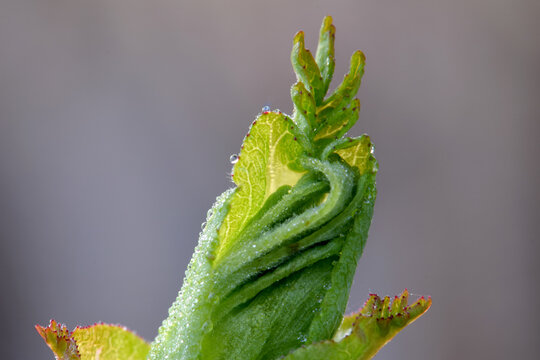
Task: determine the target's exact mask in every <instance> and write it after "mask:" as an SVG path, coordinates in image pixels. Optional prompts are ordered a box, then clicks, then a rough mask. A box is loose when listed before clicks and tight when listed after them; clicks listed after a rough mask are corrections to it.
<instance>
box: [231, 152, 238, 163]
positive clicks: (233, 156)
mask: <svg viewBox="0 0 540 360" xmlns="http://www.w3.org/2000/svg"><path fill="white" fill-rule="evenodd" d="M229 161H230V162H231V164H236V163H237V162H238V155H236V154H232V155H231V157H230V158H229Z"/></svg>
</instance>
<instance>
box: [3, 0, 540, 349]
mask: <svg viewBox="0 0 540 360" xmlns="http://www.w3.org/2000/svg"><path fill="white" fill-rule="evenodd" d="M326 14H331V15H333V17H334V23H335V24H336V27H337V43H336V46H337V51H336V57H337V67H336V82H339V81H341V78H342V76H343V74H344V72H345V71H346V67H347V63H348V59H349V56H350V55H351V53H352V52H353V51H354V50H356V49H361V50H362V51H364V53H365V54H366V56H367V66H366V75H365V76H364V81H363V83H362V88H361V90H360V99H361V101H362V111H361V114H360V121H359V123H358V124H357V125H356V127H355V129H354V130H353V132H352V133H353V135H359V134H360V133H362V132H367V133H369V134H370V135H371V136H372V138H373V140H374V141H375V144H376V146H377V149H376V155H377V157H378V159H379V162H380V172H379V175H378V187H379V198H378V202H377V204H376V208H375V217H374V222H373V226H372V229H371V234H370V238H369V241H368V244H367V247H366V249H365V252H364V257H363V258H362V260H361V261H360V264H359V267H358V272H357V275H356V281H355V284H354V285H353V290H352V294H351V300H350V304H349V309H350V310H355V309H356V308H358V307H359V306H361V305H362V303H363V301H364V299H365V298H366V297H367V295H368V293H369V292H377V293H379V294H396V293H398V292H400V291H401V290H402V289H403V288H405V287H407V288H408V289H409V290H410V291H411V292H412V293H414V294H427V295H431V296H432V297H433V306H432V308H431V309H430V310H429V312H428V313H427V315H426V316H424V317H423V318H421V319H420V320H418V321H417V322H416V323H415V324H414V325H412V326H411V327H410V328H408V329H407V330H406V331H404V332H403V333H402V334H400V335H399V336H397V338H396V339H395V340H394V341H392V342H391V343H390V344H389V345H388V346H387V347H386V348H384V349H383V350H382V352H381V353H380V354H379V355H378V357H377V358H378V359H400V360H406V359H456V358H460V359H515V358H520V359H537V358H539V357H540V345H539V344H538V342H537V341H538V337H539V335H540V331H539V329H538V320H540V310H539V306H538V305H539V301H538V298H537V297H538V296H539V295H540V291H539V290H540V287H539V280H538V275H539V274H540V265H539V261H538V255H539V246H538V240H539V234H540V231H539V228H538V222H539V220H540V219H539V212H540V208H539V195H540V193H539V189H538V187H539V184H540V172H539V166H538V163H539V161H538V156H539V155H540V149H539V147H540V146H539V141H538V136H539V135H540V131H539V130H540V111H539V99H540V81H539V80H540V67H539V65H540V24H539V22H538V19H539V17H540V2H538V1H537V0H514V1H503V0H492V1H489V0H456V1H451V0H439V1H437V0H436V1H422V0H402V1H388V0H382V1H381V0H365V1H272V2H270V1H228V2H225V1H217V0H215V1H214V0H207V1H199V2H195V1H193V2H183V1H179V0H175V1H171V0H153V1H142V0H129V1H128V0H94V1H73V0H70V1H68V0H34V1H31V0H1V1H0V240H1V245H0V246H1V247H0V250H1V252H0V271H1V274H2V284H1V295H0V296H1V304H0V311H1V313H0V315H1V318H2V326H1V327H0V329H1V330H0V332H1V334H0V339H1V341H2V346H0V356H1V358H3V359H51V358H52V355H51V353H50V352H49V350H48V348H47V347H46V346H45V344H44V343H43V341H42V340H41V338H40V337H39V336H38V335H37V333H36V332H35V330H34V329H33V326H34V324H36V323H39V324H43V325H45V324H47V323H48V321H49V319H50V318H55V319H57V320H59V321H61V322H65V323H67V324H68V326H69V327H70V328H72V327H74V326H75V325H77V324H91V323H93V322H96V321H100V320H102V321H107V322H112V323H121V324H124V325H126V326H128V327H130V328H132V329H135V330H136V331H137V332H138V333H139V334H141V335H142V336H143V337H145V338H146V339H149V340H151V339H152V338H153V337H154V336H155V334H156V331H157V328H158V326H159V325H160V323H161V321H162V319H164V318H165V317H166V315H167V309H168V307H169V305H170V304H171V302H172V301H173V299H174V298H175V296H176V293H177V291H178V289H179V288H180V285H181V282H182V278H183V274H184V270H185V268H186V265H187V263H188V261H189V259H190V256H191V253H192V250H193V247H194V246H195V245H196V242H197V235H198V233H199V231H200V224H201V223H202V222H203V220H204V219H205V214H206V211H207V209H208V208H209V207H210V206H211V204H212V203H213V201H214V199H215V197H216V196H217V195H218V194H219V193H221V192H222V191H224V190H225V189H227V188H228V187H230V186H232V184H231V182H230V180H229V178H228V176H227V173H228V172H230V168H231V164H230V163H229V155H230V154H232V153H236V152H238V150H239V147H240V143H241V141H242V138H243V136H244V134H245V132H246V131H247V128H248V126H249V124H250V122H251V121H252V120H253V119H254V117H255V116H256V114H257V113H258V112H259V111H260V108H261V107H262V106H264V105H269V106H271V107H272V108H280V109H281V110H283V111H285V112H290V110H291V101H290V99H289V87H290V85H291V84H292V83H293V82H294V80H295V78H294V75H293V72H292V69H291V66H290V64H289V53H290V48H291V44H292V37H293V35H294V33H295V32H296V31H297V30H299V29H303V30H304V31H305V32H306V36H307V45H308V47H311V48H312V49H314V48H315V46H316V38H317V35H318V29H319V26H320V22H321V20H322V18H323V16H324V15H326ZM334 85H335V84H334Z"/></svg>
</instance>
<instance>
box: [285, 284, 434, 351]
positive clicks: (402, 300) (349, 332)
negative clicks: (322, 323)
mask: <svg viewBox="0 0 540 360" xmlns="http://www.w3.org/2000/svg"><path fill="white" fill-rule="evenodd" d="M408 297H409V293H408V291H407V290H405V291H404V292H403V293H401V295H399V296H396V297H395V298H394V300H393V301H392V302H391V301H390V298H389V297H385V298H384V299H381V298H379V297H378V296H377V295H375V294H371V295H370V297H369V299H368V300H367V301H366V303H365V304H364V307H363V308H362V309H360V311H358V312H357V313H355V314H352V315H349V316H346V317H345V318H344V319H343V322H342V323H341V326H340V327H339V329H338V331H337V332H336V334H335V335H334V337H333V338H332V339H329V340H324V341H321V342H318V343H314V344H311V345H308V346H305V347H302V348H300V349H297V350H295V351H293V352H291V353H290V354H289V355H287V356H285V358H284V360H328V359H332V360H368V359H371V358H372V357H373V356H374V355H375V354H376V353H377V351H379V350H380V348H382V347H383V346H384V345H385V344H386V343H387V342H389V341H390V340H392V338H393V337H394V336H395V335H396V334H397V333H398V332H399V331H401V330H402V329H403V328H404V327H405V326H407V325H409V324H411V323H412V322H413V321H415V320H416V319H417V318H418V317H420V316H421V315H422V314H423V313H425V312H426V311H427V310H428V309H429V307H430V306H431V299H430V298H428V299H425V298H424V297H421V298H420V299H418V300H417V301H416V302H414V303H413V304H411V305H408Z"/></svg>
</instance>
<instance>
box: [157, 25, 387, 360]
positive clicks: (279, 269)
mask: <svg viewBox="0 0 540 360" xmlns="http://www.w3.org/2000/svg"><path fill="white" fill-rule="evenodd" d="M333 34H334V28H333V25H332V24H331V19H330V18H326V19H325V20H324V22H323V26H322V29H321V37H320V41H321V43H320V45H319V48H318V52H317V60H315V59H314V58H313V56H312V55H311V53H310V52H309V51H308V50H306V49H305V47H304V38H303V33H302V32H300V33H298V34H297V35H296V37H295V40H294V45H293V51H292V55H291V60H292V64H293V68H294V70H295V72H296V73H297V76H298V80H299V82H298V83H297V84H295V85H294V86H293V88H292V90H291V97H292V100H293V103H294V105H295V109H294V115H293V117H292V119H291V118H289V117H288V116H286V115H284V114H281V113H279V112H268V111H266V112H263V114H261V115H260V116H259V117H258V118H257V119H256V120H255V121H254V122H253V124H252V126H251V128H250V130H249V132H248V134H247V135H246V137H245V138H244V143H243V145H242V149H241V151H240V153H239V155H238V161H237V162H236V164H235V166H234V169H233V179H234V182H235V183H236V185H237V188H236V189H235V190H233V191H230V192H227V193H226V194H225V195H223V196H222V198H226V200H220V201H218V205H217V206H215V208H214V210H213V212H212V213H213V216H211V217H210V218H209V219H208V225H206V227H205V229H204V231H203V233H202V234H201V238H200V242H199V246H198V247H197V249H196V251H195V255H194V258H193V260H192V262H191V263H190V266H189V268H188V271H187V273H186V279H185V281H184V284H183V287H182V290H181V292H180V294H179V296H178V298H177V300H176V301H175V303H174V304H173V306H172V307H171V309H170V311H169V318H168V319H167V320H165V321H164V323H163V325H162V327H161V329H160V332H159V335H158V337H157V338H156V340H155V341H154V343H153V344H152V348H151V351H150V356H149V358H150V359H152V360H158V359H163V358H168V359H184V360H187V359H238V360H243V359H246V360H247V359H262V360H266V359H268V360H271V359H276V358H278V357H279V356H283V355H285V354H287V353H289V352H290V351H291V350H294V349H296V348H298V347H300V346H301V345H303V344H307V343H311V342H318V341H322V340H325V339H329V338H331V337H332V336H333V334H334V333H335V331H336V330H337V328H338V327H339V324H340V323H341V320H342V317H343V312H344V310H345V306H346V304H347V299H348V294H349V289H350V285H351V283H352V278H353V276H354V271H355V268H356V262H357V260H358V258H359V257H360V255H361V253H362V250H363V247H364V244H365V242H366V239H367V233H368V230H369V226H370V223H371V217H372V214H373V205H374V201H375V197H376V189H375V175H376V172H377V162H376V160H375V158H374V157H373V155H372V152H371V142H370V141H369V138H368V137H367V136H364V137H361V138H359V139H357V140H354V139H353V140H350V141H349V140H348V139H341V138H340V137H341V134H342V133H344V132H345V131H346V130H345V131H343V129H344V128H345V129H347V130H348V129H349V128H350V127H351V126H352V124H354V122H355V121H356V119H357V115H358V109H357V108H355V109H351V110H350V111H345V112H344V111H343V110H342V109H341V108H338V107H337V106H334V105H336V104H339V105H343V106H346V107H349V106H350V105H351V104H350V103H351V100H350V99H349V97H350V96H354V93H355V92H356V91H357V90H358V86H359V84H360V81H359V79H360V76H361V71H360V70H359V67H360V66H361V65H360V62H361V61H363V57H362V56H359V55H358V54H361V53H356V55H353V58H352V61H351V70H350V71H349V75H348V77H346V79H345V80H344V82H343V84H342V85H341V86H340V87H338V89H337V90H336V94H337V95H335V96H334V98H339V99H340V100H339V101H337V102H336V101H335V100H333V98H332V97H331V98H329V99H330V100H329V101H326V102H325V101H323V98H324V96H325V94H326V89H327V88H328V82H329V80H330V79H331V77H332V72H333V66H334V65H333V61H334V60H333V54H334V49H333V44H334V42H333ZM362 64H363V62H362ZM319 66H320V67H319ZM321 69H322V73H321ZM321 74H322V75H321ZM323 76H324V77H323ZM325 104H326V105H325ZM356 104H357V103H356V102H354V105H351V106H353V107H354V106H355V105H356ZM325 106H326V110H324V117H323V120H324V121H326V122H325V123H324V124H323V123H321V122H320V121H319V119H317V114H318V113H322V107H325ZM336 119H339V121H338V120H336ZM316 126H319V129H318V131H321V129H322V130H324V131H327V133H328V134H331V135H332V136H334V137H335V136H336V135H340V136H339V137H338V138H337V139H335V138H334V137H332V138H329V137H326V138H320V139H318V140H316V139H315V131H316V130H317V129H315V127H316ZM325 127H326V128H332V129H334V128H335V129H336V130H335V131H334V130H332V129H331V130H325V129H326V128H325Z"/></svg>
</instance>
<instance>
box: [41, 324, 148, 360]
mask: <svg viewBox="0 0 540 360" xmlns="http://www.w3.org/2000/svg"><path fill="white" fill-rule="evenodd" d="M36 330H37V331H38V333H39V334H40V335H41V336H42V337H43V339H44V340H45V342H46V343H47V345H49V347H50V348H51V350H52V351H53V353H54V355H55V356H56V358H57V359H59V360H119V359H125V360H128V359H129V360H144V359H146V356H147V355H148V351H149V350H150V345H149V344H148V343H147V342H146V341H144V340H143V339H142V338H141V337H139V336H137V335H136V334H135V333H133V332H131V331H130V330H128V329H126V328H125V327H122V326H118V325H109V324H95V325H92V326H88V327H76V328H75V330H73V331H72V332H71V331H69V330H68V329H67V328H66V326H65V325H63V324H59V323H57V322H56V321H54V320H51V322H50V323H49V325H48V326H47V327H42V326H40V325H36Z"/></svg>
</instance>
